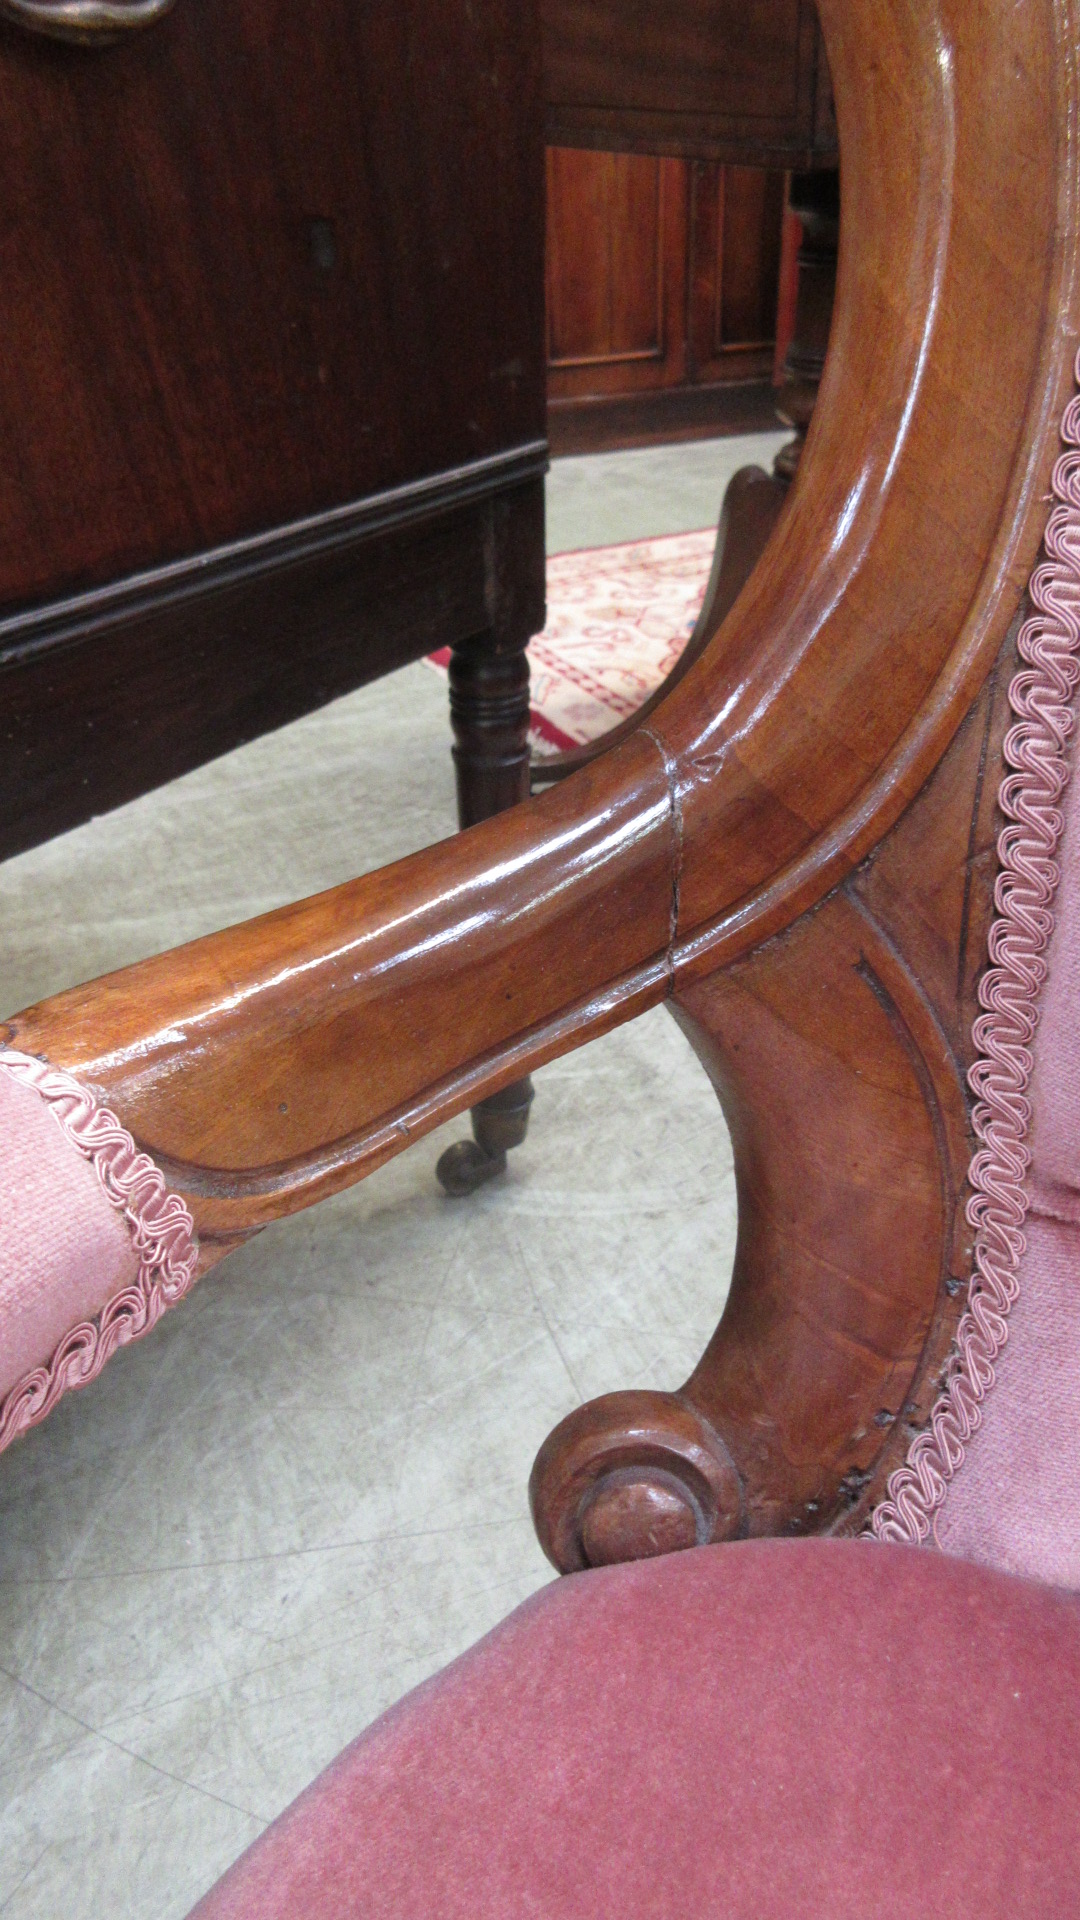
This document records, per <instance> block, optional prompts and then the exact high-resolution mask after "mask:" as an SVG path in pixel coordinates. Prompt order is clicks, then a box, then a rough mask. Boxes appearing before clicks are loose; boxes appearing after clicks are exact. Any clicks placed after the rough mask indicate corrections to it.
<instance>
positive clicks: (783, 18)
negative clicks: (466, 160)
mask: <svg viewBox="0 0 1080 1920" xmlns="http://www.w3.org/2000/svg"><path fill="white" fill-rule="evenodd" d="M541 16H542V21H543V31H544V86H545V93H546V98H547V137H548V139H549V140H550V141H551V142H552V143H553V144H554V145H561V146H568V147H602V148H620V149H623V150H630V151H634V152H638V153H669V154H681V155H689V156H691V157H693V158H704V157H711V158H713V159H716V160H728V161H731V162H732V163H733V164H735V165H738V164H740V163H743V164H749V165H757V166H762V167H805V166H810V165H812V164H813V163H814V160H815V158H816V157H817V156H818V155H819V154H820V153H822V152H826V151H828V152H834V151H835V146H836V126H835V121H834V117H833V110H832V89H831V86H830V83H829V75H828V66H827V63H826V59H825V53H824V47H823V43H822V40H821V34H820V30H819V28H818V24H817V16H816V14H815V12H814V8H813V6H812V4H811V0H666V4H665V5H663V6H657V5H656V4H655V0H541Z"/></svg>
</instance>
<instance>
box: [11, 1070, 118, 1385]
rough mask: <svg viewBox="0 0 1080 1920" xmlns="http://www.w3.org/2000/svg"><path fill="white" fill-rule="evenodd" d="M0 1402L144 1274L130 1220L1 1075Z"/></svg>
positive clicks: (43, 1115)
mask: <svg viewBox="0 0 1080 1920" xmlns="http://www.w3.org/2000/svg"><path fill="white" fill-rule="evenodd" d="M0 1185H2V1190H3V1206H2V1207H0V1402H2V1401H3V1399H4V1396H5V1395H6V1394H8V1393H9V1392H10V1391H11V1389H12V1387H14V1386H15V1385H16V1383H17V1382H18V1381H20V1380H22V1379H23V1378H24V1376H25V1375H26V1374H28V1373H29V1372H30V1371H31V1370H32V1369H33V1368H35V1367H42V1366H45V1365H46V1364H47V1363H48V1361H49V1360H50V1359H51V1358H52V1355H53V1352H54V1350H55V1348H56V1346H57V1344H58V1342H59V1341H60V1340H61V1339H62V1338H63V1336H64V1335H65V1334H66V1333H68V1332H69V1331H70V1329H71V1328H72V1327H76V1326H78V1325H79V1324H80V1322H83V1321H88V1320H91V1319H92V1318H93V1316H94V1315H95V1314H97V1313H99V1312H100V1310H101V1308H102V1307H103V1306H104V1305H105V1302H106V1301H107V1300H109V1299H111V1298H112V1296H113V1295H114V1294H115V1293H117V1292H118V1291H119V1290H120V1288H122V1287H125V1286H128V1285H129V1284H130V1283H131V1281H133V1280H134V1278H135V1275H136V1273H137V1271H138V1259H137V1256H136V1252H135V1248H134V1246H133V1245H132V1240H131V1235H130V1233H129V1232H128V1229H127V1226H126V1225H125V1222H124V1218H123V1216H122V1214H120V1213H119V1212H118V1211H117V1209H116V1208H115V1207H113V1206H112V1205H111V1204H110V1202H109V1200H108V1198H107V1196H106V1194H105V1191H104V1189H103V1187H102V1184H101V1181H100V1180H99V1179H98V1176H97V1174H96V1172H95V1171H94V1168H93V1166H92V1165H91V1163H90V1161H89V1160H88V1159H86V1158H85V1157H84V1156H83V1155H82V1154H81V1153H80V1152H79V1151H78V1149H77V1148H76V1147H75V1146H73V1145H72V1142H71V1141H70V1140H69V1139H68V1138H67V1137H66V1136H65V1134H64V1131H63V1128H62V1127H61V1126H60V1124H59V1122H58V1121H57V1119H56V1117H55V1115H54V1114H53V1113H52V1112H51V1111H50V1109H49V1106H48V1105H47V1103H46V1102H45V1101H44V1100H43V1099H42V1098H41V1096H40V1094H39V1093H37V1092H35V1091H34V1089H33V1088H32V1087H28V1086H21V1085H20V1084H19V1083H18V1081H17V1080H15V1079H14V1078H13V1076H12V1075H11V1074H10V1073H7V1072H4V1071H0Z"/></svg>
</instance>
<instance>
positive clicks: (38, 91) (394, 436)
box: [0, 0, 546, 856]
mask: <svg viewBox="0 0 1080 1920" xmlns="http://www.w3.org/2000/svg"><path fill="white" fill-rule="evenodd" d="M539 67H540V63H539V54H538V29H537V22H536V17H535V14H534V12H533V10H532V8H531V7H530V6H528V5H526V6H520V5H516V4H512V3H511V0H476V3H475V4H471V5H467V4H465V0H402V3H401V4H396V5H393V6H391V5H389V4H386V3H385V0H378V3H377V4H365V5H358V4H354V3H353V0H318V4H316V0H230V4H229V5H228V6H221V5H218V4H215V3H214V0H176V4H175V5H174V6H173V7H172V8H171V10H170V11H168V12H167V14H166V15H165V16H164V17H163V18H159V19H157V20H155V21H154V23H153V24H152V25H151V26H149V27H147V28H146V29H145V30H143V31H140V32H138V33H131V32H128V33H124V34H121V35H120V36H119V37H117V38H116V39H115V40H114V41H113V42H112V43H111V44H104V45H99V46H93V45H71V44H64V43H61V42H58V41H56V40H53V39H49V38H43V37H40V36H38V35H36V34H33V33H30V32H27V31H25V30H23V29H22V28H21V27H19V26H18V25H14V24H6V23H5V24H2V25H0V89H2V98H3V115H2V118H0V178H2V181H3V213H2V215H0V528H2V532H3V538H2V540H0V696H2V702H3V714H4V721H5V725H4V728H3V733H2V736H0V738H2V743H3V752H2V753H0V856H3V855H7V854H10V853H12V852H14V851H15V850H17V849H18V848H20V847H25V846H28V845H30V844H32V843H33V842H35V841H37V840H41V839H43V838H45V837H47V836H48V835H49V834H51V833H54V832H56V831H57V830H58V829H60V828H63V827H67V826H71V825H72V824H74V823H75V822H76V821H78V820H80V819H83V818H85V817H86V816H87V815H88V814H90V813H92V812H95V811H98V810H100V809H102V808H105V807H109V806H113V805H115V804H117V803H118V802H120V801H122V800H125V799H127V798H129V797H131V796H132V795H134V794H136V793H138V792H140V791H142V790H144V789H145V788H147V787H150V786H153V785H155V784H157V783H158V782H160V781H163V780H166V779H168V778H171V777H172V776H173V775H175V774H177V773H179V772H181V771H183V770H184V769H185V768H187V767H191V766H194V765H196V764H197V763H198V762H200V761H202V760H204V759H206V758H208V757H210V756H211V755H213V754H217V753H220V752H222V751H224V750H225V749H226V748H228V747H231V746H234V745H236V744H237V743H238V742H240V741H242V740H245V739H249V738H251V737H252V736H253V735H255V734H258V733H260V732H262V731H265V730H266V729H267V728H268V727H272V726H276V725H279V724H280V723H281V722H283V721H285V720H287V719H290V718H292V717H293V716H295V715H297V714H299V713H302V712H304V711H305V710H307V709H310V708H312V707H315V706H317V705H318V704H319V703H320V702H322V701H324V700H327V699H329V698H331V697H332V696H333V695H335V694H337V693H340V692H342V691H344V690H345V689H347V688H350V687H354V686H356V685H358V684H360V683H361V682H362V681H364V680H367V679H370V678H372V677H373V676H374V675H376V674H379V673H382V672H384V671H385V670H386V669H387V668H388V667H391V666H395V665H398V664H400V663H402V662H403V661H405V660H409V659H413V658H416V657H418V656H420V655H422V654H423V653H424V652H425V651H426V650H427V649H428V648H430V647H432V646H434V645H436V644H439V643H446V642H451V643H457V644H461V645H465V647H466V653H465V658H464V665H463V669H462V671H461V672H460V673H459V675H458V705H459V707H461V706H462V704H464V708H465V710H466V711H465V714H464V720H465V731H466V734H467V737H465V736H464V735H463V736H462V739H461V742H460V744H461V746H462V749H463V753H464V760H465V766H464V775H465V783H466V786H467V787H469V788H470V795H469V806H468V808H467V811H468V813H469V814H470V815H471V816H472V817H475V816H476V814H477V812H478V811H483V810H484V806H485V805H486V804H487V803H488V802H492V801H493V800H494V798H495V797H496V789H498V790H499V797H503V798H505V788H506V786H507V781H508V778H509V783H510V784H511V785H513V786H514V793H513V797H515V798H516V797H517V795H518V793H519V792H520V791H521V790H522V789H521V775H520V771H519V767H518V763H520V766H522V767H523V765H524V758H523V756H524V734H523V729H524V704H525V695H524V685H525V678H524V669H523V666H522V664H521V663H520V661H519V660H517V659H516V658H515V660H514V665H513V668H512V670H511V669H507V668H505V667H504V665H503V664H501V663H502V662H504V661H505V660H507V659H508V658H510V657H511V656H517V655H519V654H520V651H521V649H522V648H523V646H524V644H525V641H526V640H527V638H528V637H529V635H530V634H531V633H532V632H533V631H535V630H536V628H537V627H538V626H539V625H540V624H541V623H542V617H543V539H542V532H543V522H542V512H543V509H542V493H541V486H542V474H543V470H544V466H545V457H546V451H545V447H544V413H543V380H544V373H543V341H542V335H541V326H540V314H541V311H542V270H543V267H542V262H543V240H542V227H543V174H542V132H541V115H542V108H541V92H540V70H539ZM492 661H495V662H497V663H500V664H497V665H496V668H495V680H496V682H497V683H498V684H497V687H496V694H497V697H496V698H495V699H494V708H495V709H497V711H494V710H493V707H492V701H493V695H492V690H491V686H490V685H488V686H487V687H486V689H481V688H480V682H481V680H482V679H483V677H484V671H485V670H486V669H488V668H490V666H491V663H492ZM490 678H491V676H490V673H489V674H488V679H489V680H490ZM481 693H482V695H483V697H480V694H481ZM518 709H520V713H519V712H518ZM508 729H509V732H508ZM518 732H521V735H522V738H521V741H520V743H518V744H516V745H515V742H516V737H517V733H518ZM493 734H494V736H497V737H496V738H495V739H494V744H492V735H493ZM511 736H512V737H511ZM508 739H509V740H510V744H509V745H508ZM485 755H486V761H485ZM481 762H484V764H483V765H480V766H479V771H477V768H478V764H479V763H481ZM486 762H491V763H492V764H491V765H488V764H486ZM509 762H513V763H514V765H513V766H512V767H511V766H510V765H509V764H508V763H509ZM474 776H475V777H474ZM515 782H516V785H515ZM477 783H479V784H477ZM493 783H494V784H493ZM473 789H475V790H473ZM481 790H482V791H481Z"/></svg>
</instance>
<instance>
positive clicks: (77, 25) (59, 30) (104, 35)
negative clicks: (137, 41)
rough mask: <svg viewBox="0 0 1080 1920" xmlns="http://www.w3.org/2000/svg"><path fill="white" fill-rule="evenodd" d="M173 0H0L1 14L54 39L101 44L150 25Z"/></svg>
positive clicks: (166, 9) (2, 16)
mask: <svg viewBox="0 0 1080 1920" xmlns="http://www.w3.org/2000/svg"><path fill="white" fill-rule="evenodd" d="M172 5H173V0H0V18H3V19H5V20H13V21H15V23H16V25H17V26H20V27H26V28H27V30H28V31H29V32H30V33H45V34H48V35H49V37H50V39H53V40H78V41H80V42H81V43H82V44H83V45H86V46H90V45H96V46H104V45H106V44H107V43H108V42H109V41H110V40H118V39H119V38H120V36H121V35H122V34H125V33H131V32H132V31H133V30H134V29H135V28H136V27H149V26H152V24H153V22H154V21H155V20H160V19H161V16H162V14H163V13H168V11H169V8H170V7H171V6H172Z"/></svg>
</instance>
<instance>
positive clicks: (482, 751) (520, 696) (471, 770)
mask: <svg viewBox="0 0 1080 1920" xmlns="http://www.w3.org/2000/svg"><path fill="white" fill-rule="evenodd" d="M450 720H451V725H452V727H453V731H454V746H453V754H454V768H455V771H456V774H457V798H458V824H459V826H461V827H471V826H474V825H475V824H476V823H477V821H479V820H486V819H488V818H489V816H490V815H491V814H493V813H502V812H503V811H504V810H505V808H507V807H512V806H516V804H517V802H518V801H519V800H526V799H528V796H529V747H528V732H529V663H528V660H527V658H526V655H525V648H524V643H521V644H514V645H512V646H511V645H507V644H505V643H504V642H502V641H501V640H500V636H499V635H498V634H497V633H496V632H494V631H493V630H490V629H489V631H488V632H486V633H480V634H475V635H474V636H473V637H472V638H471V639H469V640H465V641H463V642H462V643H461V644H460V645H459V646H456V647H455V648H454V649H453V652H452V654H451V656H450ZM532 1098H533V1087H532V1081H531V1080H518V1081H515V1083H514V1084H513V1086H509V1087H504V1088H503V1089H502V1091H501V1092H499V1093H494V1094H491V1095H490V1097H489V1098H488V1099H486V1100H481V1101H480V1102H479V1104H478V1105H477V1106H475V1107H474V1108H473V1110H472V1115H471V1118H472V1130H473V1138H472V1139H471V1140H456V1141H455V1142H454V1144H453V1146H451V1147H447V1149H446V1151H445V1153H443V1154H442V1155H441V1156H440V1158H439V1163H438V1165H437V1167H436V1169H435V1171H436V1174H437V1176H438V1179H439V1184H440V1185H441V1186H442V1188H443V1189H444V1191H445V1192H446V1193H448V1194H452V1195H453V1196H454V1197H455V1198H458V1197H461V1196H463V1195H465V1194H469V1193H475V1191H476V1189H477V1187H479V1186H482V1185H483V1184H484V1182H485V1181H487V1180H490V1179H492V1178H493V1176H494V1175H495V1174H497V1173H502V1172H503V1171H504V1169H505V1167H506V1156H507V1153H508V1152H509V1151H510V1149H511V1148H513V1147H518V1146H520V1145H521V1143H522V1141H523V1140H524V1138H525V1135H526V1132H527V1130H528V1125H529V1108H530V1106H531V1104H532Z"/></svg>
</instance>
